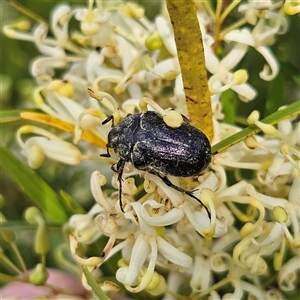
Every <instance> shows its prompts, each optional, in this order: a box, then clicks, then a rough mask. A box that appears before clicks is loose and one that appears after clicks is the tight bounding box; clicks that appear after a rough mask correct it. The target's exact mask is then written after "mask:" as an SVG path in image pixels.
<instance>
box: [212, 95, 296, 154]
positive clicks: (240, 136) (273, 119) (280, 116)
mask: <svg viewBox="0 0 300 300" xmlns="http://www.w3.org/2000/svg"><path fill="white" fill-rule="evenodd" d="M298 114H300V100H299V101H296V102H294V103H292V104H290V105H289V106H287V107H285V108H284V109H282V110H278V111H276V112H274V113H273V114H271V115H269V116H267V117H266V118H264V119H262V120H261V122H263V123H266V124H272V125H273V124H277V123H278V122H280V121H282V120H284V119H287V118H291V117H293V116H295V115H298ZM260 131H261V130H260V129H259V128H258V127H257V126H256V125H250V126H248V127H247V128H245V129H243V130H241V131H239V132H237V133H235V134H233V135H232V136H230V137H228V138H226V139H224V140H223V141H221V142H219V143H217V144H216V145H214V146H213V147H212V153H216V152H223V151H224V150H226V149H227V148H229V147H231V146H233V145H235V144H237V143H238V142H240V141H243V140H245V139H246V138H247V137H249V136H251V135H253V134H256V133H258V132H260Z"/></svg>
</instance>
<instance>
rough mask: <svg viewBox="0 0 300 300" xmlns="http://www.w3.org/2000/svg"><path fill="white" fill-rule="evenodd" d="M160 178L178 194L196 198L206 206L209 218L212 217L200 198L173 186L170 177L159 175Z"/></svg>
mask: <svg viewBox="0 0 300 300" xmlns="http://www.w3.org/2000/svg"><path fill="white" fill-rule="evenodd" d="M158 177H159V178H160V179H161V180H162V181H163V182H164V183H165V184H166V185H167V186H169V187H171V188H173V189H175V190H176V191H178V192H181V193H184V194H186V195H188V196H190V197H192V198H194V199H195V200H197V201H198V202H199V203H201V204H202V205H203V206H204V208H205V210H206V212H207V215H208V217H209V218H210V217H211V214H210V211H209V210H208V208H207V207H206V206H205V205H204V204H203V202H202V201H201V200H200V199H199V198H197V197H196V196H194V195H193V194H192V193H191V192H189V191H186V190H184V189H182V188H181V187H179V186H177V185H175V184H173V183H172V182H171V181H170V180H169V178H168V177H166V176H161V175H158Z"/></svg>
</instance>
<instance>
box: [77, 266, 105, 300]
mask: <svg viewBox="0 0 300 300" xmlns="http://www.w3.org/2000/svg"><path fill="white" fill-rule="evenodd" d="M82 271H83V273H84V275H85V278H86V281H87V283H88V284H89V286H90V287H91V288H92V289H93V292H94V293H95V294H96V295H97V296H98V297H99V299H101V300H110V299H111V298H109V297H108V296H107V295H106V294H105V293H104V292H103V290H102V289H101V287H100V285H99V284H98V282H97V281H96V280H95V278H94V277H93V275H92V274H91V272H90V271H89V270H88V268H87V267H86V266H82Z"/></svg>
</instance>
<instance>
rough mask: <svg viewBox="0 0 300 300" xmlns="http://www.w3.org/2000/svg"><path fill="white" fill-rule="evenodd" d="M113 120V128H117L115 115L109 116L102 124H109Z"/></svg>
mask: <svg viewBox="0 0 300 300" xmlns="http://www.w3.org/2000/svg"><path fill="white" fill-rule="evenodd" d="M110 120H111V126H112V127H114V126H115V122H114V121H115V117H114V115H111V116H109V117H108V118H107V119H105V120H104V121H103V122H102V125H104V124H106V123H108V122H109V121H110Z"/></svg>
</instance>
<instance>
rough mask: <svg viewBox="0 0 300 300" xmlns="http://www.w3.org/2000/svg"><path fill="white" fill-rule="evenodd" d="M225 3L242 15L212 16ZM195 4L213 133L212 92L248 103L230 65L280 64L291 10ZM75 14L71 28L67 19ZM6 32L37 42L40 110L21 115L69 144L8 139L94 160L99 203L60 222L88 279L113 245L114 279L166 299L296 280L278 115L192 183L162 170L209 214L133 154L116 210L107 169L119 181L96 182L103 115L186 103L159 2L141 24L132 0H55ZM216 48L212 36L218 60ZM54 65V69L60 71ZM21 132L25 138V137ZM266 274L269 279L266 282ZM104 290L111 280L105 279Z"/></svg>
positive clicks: (261, 289) (219, 127) (263, 4)
mask: <svg viewBox="0 0 300 300" xmlns="http://www.w3.org/2000/svg"><path fill="white" fill-rule="evenodd" d="M220 2H221V3H222V1H220ZM236 6H238V9H237V11H238V13H239V14H240V15H241V18H240V19H239V20H237V22H235V23H234V24H233V25H230V26H228V27H225V28H223V27H221V26H220V25H221V24H223V23H224V20H225V19H226V17H227V16H228V15H229V14H230V12H231V11H232V10H233V9H234V8H235V7H236ZM197 9H198V19H199V23H200V28H201V31H202V35H203V42H204V53H205V60H206V68H207V70H208V71H209V73H210V74H211V76H210V78H209V80H208V85H209V89H210V92H211V95H212V96H211V100H212V109H213V119H214V120H213V121H214V137H213V144H215V143H216V142H218V141H220V140H222V139H224V138H225V137H227V136H229V135H231V134H233V133H235V132H238V131H240V128H237V127H234V126H230V125H227V124H225V123H222V121H221V120H222V118H223V112H222V105H221V102H220V98H221V97H222V93H223V92H224V91H226V90H228V89H231V90H233V91H234V92H236V93H237V94H238V96H239V98H240V99H241V100H242V101H246V102H248V101H251V100H252V99H254V98H255V96H256V94H257V92H256V90H255V89H254V88H253V87H252V86H251V85H250V84H249V83H247V79H248V73H247V71H246V70H244V69H237V66H238V65H239V63H240V62H241V61H242V59H243V58H244V57H245V56H246V55H247V52H248V49H249V47H252V48H253V49H254V50H255V51H257V52H258V53H260V54H261V55H262V57H263V58H264V60H265V62H266V65H265V66H264V67H263V69H262V70H261V71H260V72H258V75H259V76H260V77H261V78H262V79H263V80H266V81H269V80H272V79H274V78H275V76H276V75H277V74H278V72H279V63H278V62H277V59H276V57H275V56H274V55H273V53H272V52H271V50H270V48H269V46H270V45H272V44H273V43H274V42H275V38H276V36H277V35H278V34H284V33H285V32H286V31H287V29H288V22H287V16H286V14H292V13H293V14H294V13H297V12H298V13H299V10H300V9H299V6H297V5H294V4H293V3H292V2H291V1H285V3H284V4H283V2H282V1H278V2H276V3H273V2H271V1H251V0H249V1H248V2H247V3H241V4H240V1H233V2H232V4H230V5H229V6H228V7H227V8H226V9H225V10H224V11H223V12H222V13H221V11H220V10H219V9H218V8H217V9H216V11H215V12H214V11H213V8H212V7H211V6H210V4H209V2H208V1H204V2H203V3H201V4H199V3H197ZM73 19H75V20H76V21H77V22H78V25H79V27H80V30H76V31H71V30H70V29H69V26H70V22H71V20H73ZM49 29H50V30H51V35H49V34H48V30H49ZM4 32H5V33H6V34H7V35H8V36H10V37H12V38H18V39H23V40H26V41H31V42H33V43H34V44H35V45H36V47H37V48H38V49H39V51H40V53H41V56H40V57H38V58H36V59H35V60H34V62H33V63H32V66H31V71H32V74H33V76H34V77H35V78H36V80H37V82H38V84H39V87H38V88H37V89H36V91H35V94H34V100H35V103H36V105H37V107H39V108H40V109H41V110H42V111H43V112H44V114H43V115H40V114H35V113H34V114H30V113H23V114H21V116H22V117H23V118H27V119H30V120H33V119H34V120H37V121H39V122H41V123H44V124H48V125H50V126H53V127H56V128H58V129H62V130H64V131H66V132H69V133H72V134H73V135H74V140H73V142H70V141H68V136H66V135H65V133H64V134H54V133H53V132H50V131H47V130H45V129H41V128H39V127H37V126H31V125H30V126H29V125H27V126H23V127H21V128H20V129H19V130H18V133H17V137H18V141H19V143H20V145H21V147H22V149H23V153H24V154H25V155H26V157H27V158H28V163H29V165H30V166H31V167H33V168H38V167H40V166H41V165H42V164H43V162H44V159H45V156H47V157H50V158H52V159H54V160H57V161H60V162H62V163H66V164H71V165H75V164H79V163H80V162H81V161H82V160H97V161H99V162H100V163H101V164H99V166H100V167H99V169H100V170H97V171H95V172H94V173H93V174H92V177H91V190H92V193H93V196H94V198H95V200H96V204H95V205H94V207H93V208H92V209H91V210H90V211H89V212H88V213H87V214H81V215H79V214H78V215H73V216H72V217H71V219H70V220H69V222H68V224H66V231H67V232H68V233H69V241H70V248H71V253H72V255H73V258H74V259H75V260H76V261H77V262H78V263H79V264H81V265H85V266H88V268H89V269H90V270H91V272H92V273H93V274H94V273H95V277H96V271H97V267H99V266H101V265H102V264H103V263H105V262H107V261H108V260H109V259H110V258H111V257H112V256H113V255H115V254H116V253H118V252H121V257H122V258H121V259H120V260H119V261H118V267H117V271H116V279H117V280H118V281H119V282H120V283H122V284H123V285H124V286H125V288H126V289H127V290H128V291H130V292H132V293H137V292H141V291H147V292H148V293H150V294H151V295H154V296H156V295H161V294H164V295H165V296H164V299H174V298H177V297H180V295H181V293H185V294H186V291H187V287H188V293H189V294H190V296H193V297H195V298H201V297H204V296H209V295H210V297H212V298H214V299H220V298H221V297H222V298H223V299H225V298H226V299H242V298H244V295H245V294H246V295H251V296H252V297H256V298H257V299H266V298H272V297H273V298H276V297H277V298H278V299H279V298H280V297H282V295H281V293H284V292H290V291H293V290H295V288H296V287H297V284H299V283H298V282H297V280H299V279H297V277H296V272H297V271H299V269H300V264H299V261H300V252H299V249H300V228H299V226H300V199H299V185H300V179H299V174H300V167H299V158H300V152H299V146H300V138H299V136H300V134H299V133H300V123H299V122H298V123H297V122H295V121H294V120H283V121H281V122H279V124H278V126H277V128H275V127H274V126H273V125H267V124H264V123H262V122H261V121H259V116H258V113H257V112H253V113H252V114H251V115H250V116H249V118H248V123H249V124H255V125H256V126H257V127H259V128H260V129H261V130H262V132H263V133H264V134H263V135H260V136H255V137H254V136H253V137H249V138H247V139H246V140H245V141H244V142H241V143H239V144H237V145H235V146H232V147H230V148H228V149H227V150H226V151H224V152H223V153H219V154H217V155H214V157H213V161H212V164H211V166H210V169H209V170H207V172H205V173H204V174H202V175H200V176H199V177H197V178H194V181H193V182H190V181H185V180H181V179H179V178H176V177H171V176H170V178H169V179H170V180H171V181H172V183H173V184H175V185H177V186H182V187H183V188H185V189H192V188H193V189H195V191H194V195H195V196H196V197H197V198H200V199H201V201H202V202H203V203H204V204H205V206H207V207H208V209H209V211H210V213H211V215H210V216H208V215H207V213H206V211H205V209H204V208H203V207H202V206H201V205H200V204H199V203H198V202H197V201H195V200H193V199H192V198H190V197H189V196H188V195H186V194H183V193H180V192H178V191H176V190H174V189H173V188H172V187H169V186H167V185H166V184H165V183H164V182H163V181H162V180H161V179H160V178H158V177H157V176H154V175H152V174H149V173H147V172H142V171H139V170H137V169H135V168H134V167H133V166H132V165H131V164H130V163H127V164H126V165H125V168H124V172H123V179H122V180H123V181H122V190H123V200H122V208H121V207H120V205H119V201H118V200H119V193H118V191H117V189H119V181H118V174H114V176H113V178H112V185H113V186H114V187H115V188H116V191H115V192H113V193H110V194H108V193H107V192H106V191H105V185H106V183H107V178H106V177H107V176H105V175H104V174H105V173H106V172H107V171H106V165H107V162H110V163H115V162H116V161H117V159H118V158H117V157H116V156H114V157H113V158H105V157H99V154H100V152H101V153H105V152H104V151H105V149H106V143H107V132H108V131H109V128H110V125H102V124H101V123H102V122H103V121H104V120H106V119H107V118H108V117H109V116H110V115H113V116H114V119H115V122H118V121H119V120H120V119H121V118H124V117H125V116H126V115H127V114H128V113H136V112H138V111H141V107H143V103H145V102H147V103H148V109H153V110H156V111H158V112H159V113H161V114H163V115H166V114H167V113H168V111H169V109H168V108H169V107H172V108H174V109H175V110H176V111H178V112H180V113H182V114H187V108H186V104H185V96H184V92H183V84H182V78H181V73H180V67H179V64H178V59H177V50H176V45H175V42H174V36H173V32H172V27H171V24H170V22H169V20H168V17H167V12H166V11H165V9H163V11H162V13H161V15H159V16H157V17H156V18H155V20H154V21H153V22H152V21H150V20H148V19H147V17H146V16H145V12H144V9H143V8H142V7H140V6H138V5H137V4H134V3H129V2H128V3H127V2H123V3H121V4H120V3H119V2H118V3H117V4H116V2H115V1H106V2H104V3H102V2H101V1H99V0H98V1H95V3H94V1H89V2H88V8H85V7H80V6H76V7H71V6H69V5H67V4H60V5H59V6H57V7H56V8H55V9H54V10H53V12H52V14H51V20H50V23H49V25H48V24H45V23H40V24H39V25H38V26H36V27H34V28H33V29H32V31H29V30H28V23H26V22H20V23H17V24H14V25H9V26H6V27H5V28H4ZM217 47H223V49H222V50H223V53H224V55H223V56H222V57H221V58H220V57H219V55H217V54H216V49H217ZM57 69H63V70H64V72H63V74H62V75H61V78H60V79H57V77H56V76H57V74H58V72H57ZM251 75H254V76H256V75H257V74H251ZM87 87H89V90H88V89H87ZM149 98H151V99H153V100H151V99H149ZM95 99H96V100H97V101H96V100H95ZM141 99H142V101H141ZM161 106H162V107H165V108H166V109H165V110H164V109H162V108H161ZM24 134H31V135H32V134H34V136H33V137H30V138H28V139H26V141H24V140H23V135H24ZM99 148H101V149H102V150H101V151H99ZM97 169H98V168H97ZM229 169H230V170H233V171H234V172H233V173H234V175H235V183H234V184H231V183H229V181H228V178H227V170H229ZM242 169H245V170H251V172H252V179H251V180H249V179H247V178H243V174H242V172H241V170H242ZM135 178H136V179H137V180H136V181H137V182H140V178H142V183H138V184H136V182H135ZM103 188H104V190H103ZM122 209H123V210H124V212H123V211H122ZM101 236H107V237H108V241H107V243H106V245H105V246H104V249H103V252H102V253H99V255H98V256H92V257H86V256H85V254H82V252H80V253H79V251H78V249H79V247H80V246H81V245H90V244H92V243H94V242H95V241H96V240H98V239H99V238H100V237H101ZM287 249H289V251H290V253H291V254H290V255H289V259H288V260H286V257H285V254H286V252H287ZM272 272H273V273H274V274H276V280H277V283H276V285H275V282H271V283H270V282H269V283H268V276H269V275H270V274H271V273H272ZM220 278H221V279H220ZM83 280H85V279H83ZM100 281H101V278H100ZM86 286H87V285H86ZM274 286H276V288H275V287H274ZM224 287H226V288H224ZM88 288H89V287H88ZM103 288H104V289H105V288H106V289H107V290H109V287H108V284H107V283H104V284H103ZM114 288H115V286H114ZM224 290H225V291H226V293H225V294H224Z"/></svg>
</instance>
